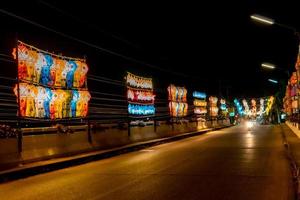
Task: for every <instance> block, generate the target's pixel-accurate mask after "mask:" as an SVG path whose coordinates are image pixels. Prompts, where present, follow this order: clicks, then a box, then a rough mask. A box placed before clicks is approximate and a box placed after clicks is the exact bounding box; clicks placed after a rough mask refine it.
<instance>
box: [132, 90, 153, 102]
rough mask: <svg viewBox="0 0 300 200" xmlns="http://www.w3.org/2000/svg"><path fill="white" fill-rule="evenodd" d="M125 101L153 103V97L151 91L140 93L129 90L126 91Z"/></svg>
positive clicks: (139, 91)
mask: <svg viewBox="0 0 300 200" xmlns="http://www.w3.org/2000/svg"><path fill="white" fill-rule="evenodd" d="M127 99H128V100H129V101H131V102H140V103H141V102H143V103H154V99H155V95H154V94H153V92H152V91H141V90H136V89H130V88H129V89H128V90H127Z"/></svg>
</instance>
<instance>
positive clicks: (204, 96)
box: [193, 91, 206, 99]
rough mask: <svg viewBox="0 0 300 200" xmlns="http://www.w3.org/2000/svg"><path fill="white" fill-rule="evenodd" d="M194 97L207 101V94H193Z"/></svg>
mask: <svg viewBox="0 0 300 200" xmlns="http://www.w3.org/2000/svg"><path fill="white" fill-rule="evenodd" d="M193 97H195V98H198V99H206V94H205V93H203V92H197V91H194V92H193Z"/></svg>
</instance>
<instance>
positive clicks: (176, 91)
mask: <svg viewBox="0 0 300 200" xmlns="http://www.w3.org/2000/svg"><path fill="white" fill-rule="evenodd" d="M167 90H168V100H169V111H170V116H171V117H185V116H187V114H188V104H187V103H186V101H187V90H186V89H185V88H184V87H177V86H175V85H173V84H171V85H170V86H169V87H168V88H167Z"/></svg>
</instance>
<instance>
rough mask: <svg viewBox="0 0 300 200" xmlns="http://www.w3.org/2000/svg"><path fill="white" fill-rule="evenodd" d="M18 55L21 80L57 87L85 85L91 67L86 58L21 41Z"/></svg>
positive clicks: (69, 87)
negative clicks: (44, 48)
mask: <svg viewBox="0 0 300 200" xmlns="http://www.w3.org/2000/svg"><path fill="white" fill-rule="evenodd" d="M15 51H16V50H15V49H14V53H13V54H14V55H15V58H16V52H15ZM17 55H18V58H17V59H18V75H19V80H20V81H26V82H29V83H35V84H40V85H43V86H50V87H57V88H68V89H72V88H82V87H85V83H86V75H87V72H88V70H89V68H88V66H87V64H86V62H85V60H84V59H77V58H69V57H64V56H59V55H55V54H52V53H49V52H46V51H43V50H40V49H38V48H36V47H33V46H30V45H28V44H25V43H23V42H21V41H18V54H17Z"/></svg>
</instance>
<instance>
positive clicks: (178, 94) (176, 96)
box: [168, 84, 187, 102]
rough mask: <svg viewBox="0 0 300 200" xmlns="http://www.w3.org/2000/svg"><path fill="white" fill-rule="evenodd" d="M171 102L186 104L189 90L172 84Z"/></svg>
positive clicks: (169, 92) (169, 90) (170, 91)
mask: <svg viewBox="0 0 300 200" xmlns="http://www.w3.org/2000/svg"><path fill="white" fill-rule="evenodd" d="M168 94H169V95H168V96H169V101H177V102H186V96H187V90H186V89H185V88H184V87H176V86H175V85H173V84H171V85H170V86H169V87H168Z"/></svg>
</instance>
